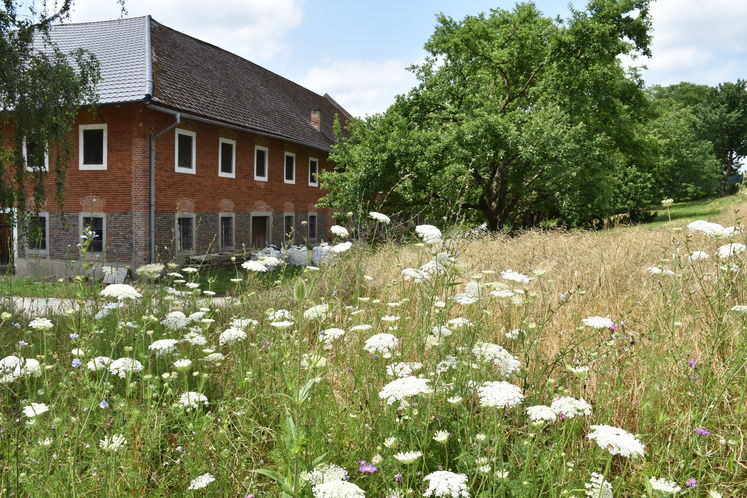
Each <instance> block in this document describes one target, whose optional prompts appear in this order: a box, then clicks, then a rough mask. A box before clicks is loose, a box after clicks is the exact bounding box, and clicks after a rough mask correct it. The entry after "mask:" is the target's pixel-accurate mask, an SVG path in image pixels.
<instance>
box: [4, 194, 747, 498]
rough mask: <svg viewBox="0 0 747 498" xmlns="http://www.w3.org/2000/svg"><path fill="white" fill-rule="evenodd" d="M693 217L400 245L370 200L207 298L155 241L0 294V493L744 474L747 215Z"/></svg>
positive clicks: (589, 492) (633, 481)
mask: <svg viewBox="0 0 747 498" xmlns="http://www.w3.org/2000/svg"><path fill="white" fill-rule="evenodd" d="M742 204H743V203H742V202H741V201H740V202H739V204H736V205H735V206H736V207H737V208H739V207H742V209H743V208H744V207H743V206H742ZM735 206H732V207H735ZM688 221H690V220H689V219H684V218H683V219H678V217H677V216H675V217H674V219H673V221H667V222H666V223H660V224H658V225H655V226H645V225H644V226H634V227H625V228H617V229H614V230H607V231H597V232H584V231H574V232H563V231H558V230H556V231H551V232H547V231H536V232H527V233H524V234H521V235H519V236H515V237H509V236H505V235H484V234H475V233H470V232H458V231H453V232H452V231H447V232H445V233H443V234H441V233H440V232H439V231H438V230H437V229H435V228H434V227H430V226H427V225H426V226H420V227H418V228H417V230H414V229H411V230H410V231H411V236H410V242H409V243H406V244H402V243H397V244H394V243H387V242H386V240H387V238H388V237H389V233H390V232H392V231H393V230H394V228H393V227H392V224H390V223H387V219H386V217H382V216H380V215H378V214H374V217H372V218H371V219H370V220H369V222H370V225H371V227H372V230H375V231H376V237H377V239H378V240H379V242H377V243H376V244H365V243H362V242H359V241H352V242H353V243H352V245H351V244H347V243H346V242H345V238H344V237H343V235H344V231H343V230H339V229H338V230H336V233H337V234H338V235H337V240H336V243H337V245H336V246H335V247H336V251H337V253H336V254H335V255H334V257H333V258H332V261H331V262H327V263H324V264H322V265H320V267H319V268H314V267H312V268H307V269H306V270H304V271H302V272H297V271H294V273H293V276H292V278H286V277H285V276H284V275H285V273H284V272H285V271H286V270H285V269H284V268H283V263H282V262H280V261H275V260H264V261H256V262H251V263H247V264H245V265H244V266H243V267H242V266H237V269H236V271H235V275H234V276H233V278H234V280H235V281H234V282H233V283H234V284H235V285H236V287H235V288H234V289H233V292H232V294H231V297H230V298H229V299H227V303H226V304H225V305H223V306H215V305H213V302H212V300H211V297H210V294H212V290H211V289H210V280H209V279H208V280H207V281H206V280H205V279H204V278H203V279H201V277H200V275H199V273H198V272H196V271H194V270H195V269H192V268H184V267H177V266H175V265H166V266H165V267H163V268H162V267H158V266H156V267H153V266H150V267H146V268H143V269H141V270H140V271H139V273H140V275H141V278H140V279H138V280H136V281H135V282H133V283H132V286H131V287H130V286H109V287H107V288H104V289H103V290H101V288H100V287H90V286H85V285H84V284H83V283H81V287H80V289H79V290H78V291H77V295H78V296H79V297H78V299H80V302H81V304H82V306H81V307H80V308H79V309H78V310H77V311H72V312H70V313H67V314H64V315H55V316H45V317H41V316H28V315H25V314H23V313H22V312H21V311H20V310H13V309H4V310H0V311H2V315H0V348H1V349H0V357H4V358H3V359H2V360H0V389H1V390H2V393H1V394H0V436H1V437H0V455H1V457H2V473H0V487H1V488H2V490H3V491H2V492H0V495H2V496H21V495H23V496H26V495H29V496H43V495H51V496H101V495H106V496H190V495H192V494H198V493H199V494H201V495H207V496H244V497H250V496H254V497H277V496H283V497H318V498H328V497H358V496H376V497H406V496H413V497H415V496H434V497H442V496H443V497H466V496H472V497H481V496H482V497H493V496H495V497H501V496H516V497H537V496H558V497H561V496H562V497H570V496H575V497H584V496H590V497H611V496H667V495H673V494H677V495H681V496H710V497H718V496H744V495H747V455H746V454H745V430H746V429H747V424H745V409H746V408H747V407H746V404H747V399H746V394H747V340H746V339H745V337H747V336H746V335H745V328H746V327H747V286H746V285H745V284H746V282H747V280H746V276H745V268H744V266H745V263H746V262H747V251H744V249H745V246H744V243H745V242H746V241H745V239H746V238H747V237H746V236H745V234H743V233H742V231H741V229H740V228H739V227H740V225H741V222H740V214H739V209H731V208H730V209H728V210H726V211H725V212H724V211H719V212H717V213H716V214H715V216H712V217H708V220H707V221H708V222H702V221H701V222H696V223H695V224H692V223H691V224H689V226H688ZM715 222H718V223H720V225H716V224H714V223H715ZM724 227H736V228H724ZM398 231H400V232H401V230H398Z"/></svg>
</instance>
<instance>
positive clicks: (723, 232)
mask: <svg viewBox="0 0 747 498" xmlns="http://www.w3.org/2000/svg"><path fill="white" fill-rule="evenodd" d="M687 228H689V229H690V231H692V232H701V233H704V234H706V235H708V236H710V237H724V236H728V234H733V233H734V227H729V229H728V230H727V229H726V228H724V227H723V226H721V225H719V224H718V223H712V222H710V221H705V220H697V221H693V222H692V223H690V224H689V225H687Z"/></svg>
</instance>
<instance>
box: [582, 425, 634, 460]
mask: <svg viewBox="0 0 747 498" xmlns="http://www.w3.org/2000/svg"><path fill="white" fill-rule="evenodd" d="M586 437H587V438H589V439H592V440H594V441H596V442H597V445H599V447H600V448H602V449H605V450H607V451H609V452H610V454H612V455H622V456H624V457H638V456H641V457H642V456H643V450H644V445H643V443H641V442H640V441H639V440H638V438H636V437H635V436H634V435H633V434H631V433H629V432H628V431H626V430H624V429H620V428H619V427H613V426H611V425H592V426H591V432H590V433H589V434H587V435H586Z"/></svg>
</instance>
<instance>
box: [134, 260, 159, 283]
mask: <svg viewBox="0 0 747 498" xmlns="http://www.w3.org/2000/svg"><path fill="white" fill-rule="evenodd" d="M163 269H164V266H163V265H162V264H161V263H151V264H148V265H143V266H140V267H139V268H138V269H137V270H135V273H137V274H138V275H140V276H141V277H145V278H150V279H154V278H158V277H159V276H161V272H163Z"/></svg>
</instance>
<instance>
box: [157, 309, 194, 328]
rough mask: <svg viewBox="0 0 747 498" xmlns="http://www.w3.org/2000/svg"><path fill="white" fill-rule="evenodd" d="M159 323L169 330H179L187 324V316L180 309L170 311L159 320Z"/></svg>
mask: <svg viewBox="0 0 747 498" xmlns="http://www.w3.org/2000/svg"><path fill="white" fill-rule="evenodd" d="M161 325H163V326H164V327H166V328H167V329H169V330H180V329H183V328H184V327H186V326H187V325H189V318H187V315H185V314H184V313H182V312H181V311H172V312H171V313H167V314H166V316H165V317H164V318H163V320H161Z"/></svg>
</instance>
